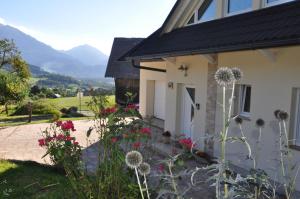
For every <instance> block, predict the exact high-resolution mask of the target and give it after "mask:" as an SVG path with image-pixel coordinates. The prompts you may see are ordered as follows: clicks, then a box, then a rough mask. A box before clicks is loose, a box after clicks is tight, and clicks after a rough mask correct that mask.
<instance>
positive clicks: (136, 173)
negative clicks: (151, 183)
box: [134, 167, 144, 199]
mask: <svg viewBox="0 0 300 199" xmlns="http://www.w3.org/2000/svg"><path fill="white" fill-rule="evenodd" d="M134 170H135V175H136V179H137V181H138V184H139V188H140V192H141V196H142V199H144V193H143V189H142V185H141V182H140V178H139V173H138V170H137V168H136V167H135V168H134Z"/></svg>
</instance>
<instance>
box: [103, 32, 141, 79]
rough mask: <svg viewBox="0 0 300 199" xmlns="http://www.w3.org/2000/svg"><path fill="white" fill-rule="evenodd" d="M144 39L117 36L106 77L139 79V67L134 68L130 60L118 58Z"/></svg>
mask: <svg viewBox="0 0 300 199" xmlns="http://www.w3.org/2000/svg"><path fill="white" fill-rule="evenodd" d="M142 40H143V38H115V39H114V42H113V46H112V49H111V53H110V56H109V60H108V63H107V67H106V73H105V77H113V78H132V79H139V77H140V71H139V69H137V68H134V67H133V66H132V64H131V62H130V61H118V59H119V58H120V57H121V56H122V55H123V54H124V53H126V52H127V51H128V50H130V49H131V48H133V47H134V46H136V45H137V44H139V42H141V41H142Z"/></svg>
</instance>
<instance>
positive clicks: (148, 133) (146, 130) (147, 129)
mask: <svg viewBox="0 0 300 199" xmlns="http://www.w3.org/2000/svg"><path fill="white" fill-rule="evenodd" d="M140 132H141V134H144V135H147V136H151V129H150V128H142V129H141V130H140Z"/></svg>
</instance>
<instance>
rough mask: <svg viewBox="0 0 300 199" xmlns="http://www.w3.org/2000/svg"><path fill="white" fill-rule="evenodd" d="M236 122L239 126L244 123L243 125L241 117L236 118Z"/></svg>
mask: <svg viewBox="0 0 300 199" xmlns="http://www.w3.org/2000/svg"><path fill="white" fill-rule="evenodd" d="M235 122H236V123H237V124H242V123H243V118H241V117H236V118H235Z"/></svg>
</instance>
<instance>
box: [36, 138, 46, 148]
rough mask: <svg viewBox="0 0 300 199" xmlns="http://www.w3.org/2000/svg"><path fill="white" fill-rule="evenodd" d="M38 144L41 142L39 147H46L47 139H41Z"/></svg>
mask: <svg viewBox="0 0 300 199" xmlns="http://www.w3.org/2000/svg"><path fill="white" fill-rule="evenodd" d="M38 142H39V145H40V146H41V147H42V146H45V145H46V140H45V139H39V140H38Z"/></svg>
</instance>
